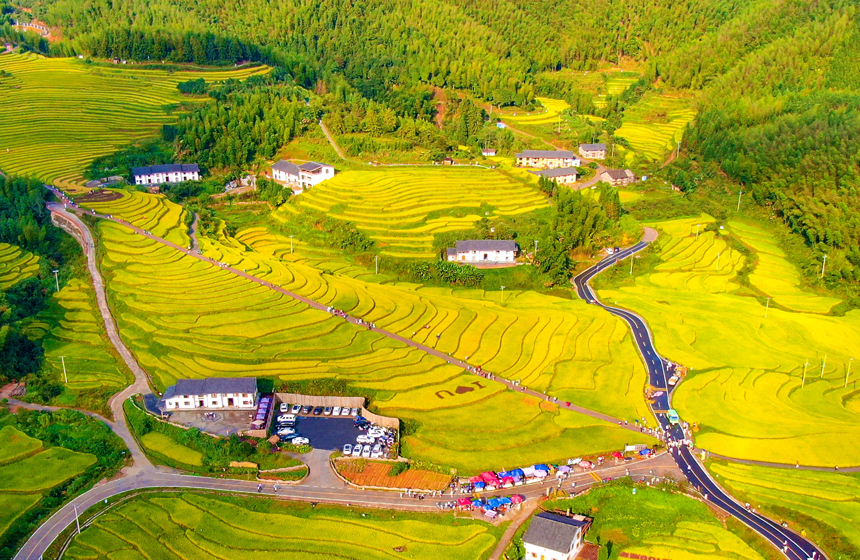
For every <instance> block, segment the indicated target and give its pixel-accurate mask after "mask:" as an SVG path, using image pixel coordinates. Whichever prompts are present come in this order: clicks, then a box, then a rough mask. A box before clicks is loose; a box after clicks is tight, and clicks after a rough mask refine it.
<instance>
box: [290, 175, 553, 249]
mask: <svg viewBox="0 0 860 560" xmlns="http://www.w3.org/2000/svg"><path fill="white" fill-rule="evenodd" d="M546 207H547V202H546V198H545V197H544V196H543V195H542V194H541V193H540V192H539V191H538V190H537V189H536V188H534V187H532V186H530V185H525V184H522V183H519V182H517V181H513V180H512V179H510V178H508V177H507V176H505V175H503V174H501V173H499V172H497V171H492V170H487V169H480V168H465V169H462V168H451V167H445V168H438V169H435V168H426V167H425V168H412V169H410V168H397V169H380V170H368V171H344V172H343V173H340V174H338V175H337V176H336V177H334V178H333V179H329V180H328V181H325V182H323V183H321V184H319V185H318V186H316V187H314V188H312V189H310V190H309V191H307V192H305V193H303V194H301V195H299V196H298V197H296V199H295V200H294V201H291V202H290V203H289V204H287V205H285V206H283V207H282V209H281V212H300V211H301V209H303V208H309V209H312V210H317V211H320V212H325V213H326V214H327V215H328V216H329V217H332V218H337V219H342V220H349V221H350V222H353V223H355V224H356V226H357V227H358V228H359V229H360V230H362V231H364V232H365V233H367V234H368V235H369V236H370V237H371V238H372V239H374V240H375V241H376V242H377V244H378V245H379V246H380V247H382V251H381V253H382V254H383V255H389V256H394V257H405V258H412V257H421V258H433V257H435V256H436V255H435V253H434V251H433V235H434V234H437V233H444V232H450V231H458V230H465V229H470V228H471V227H472V226H473V224H474V223H475V222H477V221H479V220H480V219H481V218H483V217H495V216H511V215H515V214H523V213H526V212H530V211H532V210H537V209H540V208H546ZM482 208H486V210H482ZM487 212H488V213H489V214H487ZM282 219H286V218H285V217H283V216H282Z"/></svg>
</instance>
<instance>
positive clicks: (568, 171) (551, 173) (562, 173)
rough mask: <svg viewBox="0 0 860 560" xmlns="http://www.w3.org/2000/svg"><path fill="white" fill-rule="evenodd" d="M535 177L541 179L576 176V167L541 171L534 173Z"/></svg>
mask: <svg viewBox="0 0 860 560" xmlns="http://www.w3.org/2000/svg"><path fill="white" fill-rule="evenodd" d="M532 173H534V174H535V175H539V176H541V177H550V178H552V177H567V176H568V175H576V174H577V172H576V168H575V167H557V168H555V169H541V170H540V171H532Z"/></svg>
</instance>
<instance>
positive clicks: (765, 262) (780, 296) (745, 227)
mask: <svg viewBox="0 0 860 560" xmlns="http://www.w3.org/2000/svg"><path fill="white" fill-rule="evenodd" d="M729 226H730V227H731V231H732V233H734V234H735V235H737V236H738V237H739V238H740V239H741V241H743V242H744V244H746V245H747V246H749V247H750V248H752V249H753V250H754V251H755V252H756V255H757V256H758V262H757V263H756V266H755V271H754V272H753V273H752V274H750V283H751V284H752V285H753V286H755V287H756V288H758V289H759V290H761V291H762V292H764V293H766V294H767V295H769V296H771V297H772V298H773V301H772V302H771V304H774V303H775V304H777V305H781V306H782V307H786V308H788V309H791V310H793V311H807V312H810V313H827V312H829V311H830V310H831V309H832V308H833V306H834V305H836V304H838V303H839V302H840V300H839V299H837V298H833V297H822V296H817V295H815V294H812V293H809V292H804V291H803V290H802V289H801V288H800V284H801V280H800V273H799V272H798V271H797V268H796V267H794V266H793V265H792V264H791V263H790V262H788V260H786V257H785V253H784V252H783V251H782V249H780V248H779V246H778V245H777V244H776V241H775V240H774V239H773V237H772V236H771V235H770V234H768V232H767V231H765V230H764V229H763V228H761V227H759V226H757V225H755V224H752V223H744V222H738V221H732V222H729Z"/></svg>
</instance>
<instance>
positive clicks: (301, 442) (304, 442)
mask: <svg viewBox="0 0 860 560" xmlns="http://www.w3.org/2000/svg"><path fill="white" fill-rule="evenodd" d="M290 443H292V444H293V445H310V444H311V440H309V439H308V438H306V437H297V438H296V439H294V440H293V441H291V442H290Z"/></svg>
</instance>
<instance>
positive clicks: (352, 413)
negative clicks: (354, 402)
mask: <svg viewBox="0 0 860 560" xmlns="http://www.w3.org/2000/svg"><path fill="white" fill-rule="evenodd" d="M349 414H350V416H358V409H357V408H353V409H350V411H349Z"/></svg>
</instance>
